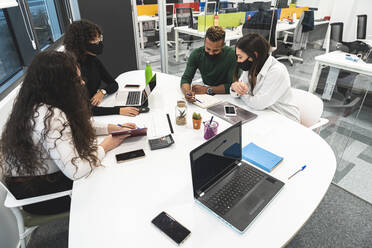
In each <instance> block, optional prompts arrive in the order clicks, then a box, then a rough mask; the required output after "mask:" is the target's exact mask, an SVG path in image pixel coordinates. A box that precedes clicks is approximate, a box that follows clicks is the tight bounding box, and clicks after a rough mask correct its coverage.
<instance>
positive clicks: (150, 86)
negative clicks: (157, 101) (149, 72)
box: [141, 74, 156, 106]
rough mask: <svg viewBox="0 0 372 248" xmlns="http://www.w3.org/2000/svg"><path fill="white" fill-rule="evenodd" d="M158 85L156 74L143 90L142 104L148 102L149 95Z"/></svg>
mask: <svg viewBox="0 0 372 248" xmlns="http://www.w3.org/2000/svg"><path fill="white" fill-rule="evenodd" d="M155 86H156V74H154V76H153V77H152V78H151V80H150V82H149V83H148V84H147V85H146V87H145V89H144V90H143V94H142V99H141V105H142V106H144V104H145V103H147V98H148V97H149V95H150V93H151V92H152V91H153V90H154V88H155Z"/></svg>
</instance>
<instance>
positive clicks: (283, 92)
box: [230, 33, 300, 122]
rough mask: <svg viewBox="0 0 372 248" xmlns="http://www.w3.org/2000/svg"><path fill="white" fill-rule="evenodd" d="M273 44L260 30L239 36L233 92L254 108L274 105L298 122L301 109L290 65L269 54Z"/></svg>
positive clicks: (272, 106) (283, 113)
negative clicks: (294, 96) (294, 90)
mask: <svg viewBox="0 0 372 248" xmlns="http://www.w3.org/2000/svg"><path fill="white" fill-rule="evenodd" d="M269 52H270V44H269V43H268V42H267V41H266V40H265V38H264V37H262V36H261V35H259V34H255V33H251V34H247V35H246V36H244V37H242V38H240V39H239V40H238V42H237V44H236V46H235V53H236V58H237V64H238V66H237V68H236V70H235V75H234V83H233V84H232V85H231V88H230V94H231V95H232V96H234V97H241V98H242V100H243V101H244V102H245V103H246V104H247V105H248V106H249V107H251V108H253V109H255V110H264V109H271V110H273V111H275V112H278V113H279V114H282V115H284V116H286V117H288V118H290V119H292V120H294V121H296V122H299V121H300V112H299V109H298V108H297V106H296V105H295V103H294V101H293V99H292V91H291V82H290V78H289V73H288V71H287V68H286V67H285V66H284V65H283V64H282V63H280V62H279V61H277V60H276V59H275V58H274V57H272V56H271V55H270V54H269ZM239 69H241V70H243V73H242V75H241V76H240V78H239V79H238V72H239Z"/></svg>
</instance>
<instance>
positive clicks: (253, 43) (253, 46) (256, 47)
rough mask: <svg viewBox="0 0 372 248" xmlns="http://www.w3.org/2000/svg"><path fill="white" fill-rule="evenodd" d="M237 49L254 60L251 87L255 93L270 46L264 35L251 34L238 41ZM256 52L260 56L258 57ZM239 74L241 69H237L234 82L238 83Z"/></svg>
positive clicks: (251, 71) (250, 74) (250, 71)
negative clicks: (259, 74) (257, 80)
mask: <svg viewBox="0 0 372 248" xmlns="http://www.w3.org/2000/svg"><path fill="white" fill-rule="evenodd" d="M236 48H239V49H240V50H242V51H243V52H245V53H246V54H247V55H248V56H249V57H251V58H253V64H252V67H251V69H250V70H249V76H250V77H251V80H249V84H250V86H251V91H253V89H254V87H255V86H256V79H257V75H258V73H259V72H260V71H261V69H262V66H263V65H264V64H265V62H266V59H267V58H268V56H269V51H270V44H269V42H267V41H266V39H265V38H264V37H263V36H262V35H260V34H256V33H249V34H247V35H245V36H243V37H242V38H240V39H239V40H238V42H237V43H236V45H235V49H236ZM255 52H256V53H257V54H258V57H256V54H255ZM238 74H239V68H238V67H236V69H235V73H234V81H238V77H239V76H238Z"/></svg>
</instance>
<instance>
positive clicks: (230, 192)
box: [206, 166, 263, 215]
mask: <svg viewBox="0 0 372 248" xmlns="http://www.w3.org/2000/svg"><path fill="white" fill-rule="evenodd" d="M262 178H263V175H262V174H260V173H259V172H257V171H256V170H255V169H253V168H251V167H249V166H242V167H240V169H239V173H236V174H235V175H234V176H233V178H232V179H231V180H230V181H229V182H228V183H227V184H226V185H224V186H223V187H222V188H221V189H220V190H218V191H217V192H216V193H214V194H213V195H212V196H211V197H209V199H208V200H207V201H206V204H207V205H208V206H209V207H210V208H211V209H213V210H215V211H216V212H217V213H219V214H221V215H225V214H226V213H227V212H228V211H229V210H230V209H231V208H232V206H234V205H235V204H236V203H237V202H238V201H240V200H241V199H242V198H243V197H244V196H245V194H246V193H248V192H249V191H250V190H251V189H252V188H253V187H254V186H255V185H256V184H257V183H259V182H260V181H261V179H262Z"/></svg>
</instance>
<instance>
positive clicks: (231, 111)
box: [223, 105, 236, 117]
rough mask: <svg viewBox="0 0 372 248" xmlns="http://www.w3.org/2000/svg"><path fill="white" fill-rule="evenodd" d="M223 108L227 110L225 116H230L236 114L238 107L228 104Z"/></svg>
mask: <svg viewBox="0 0 372 248" xmlns="http://www.w3.org/2000/svg"><path fill="white" fill-rule="evenodd" d="M223 108H224V110H225V116H228V117H233V116H236V109H235V107H234V106H231V105H226V106H224V107H223Z"/></svg>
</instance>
